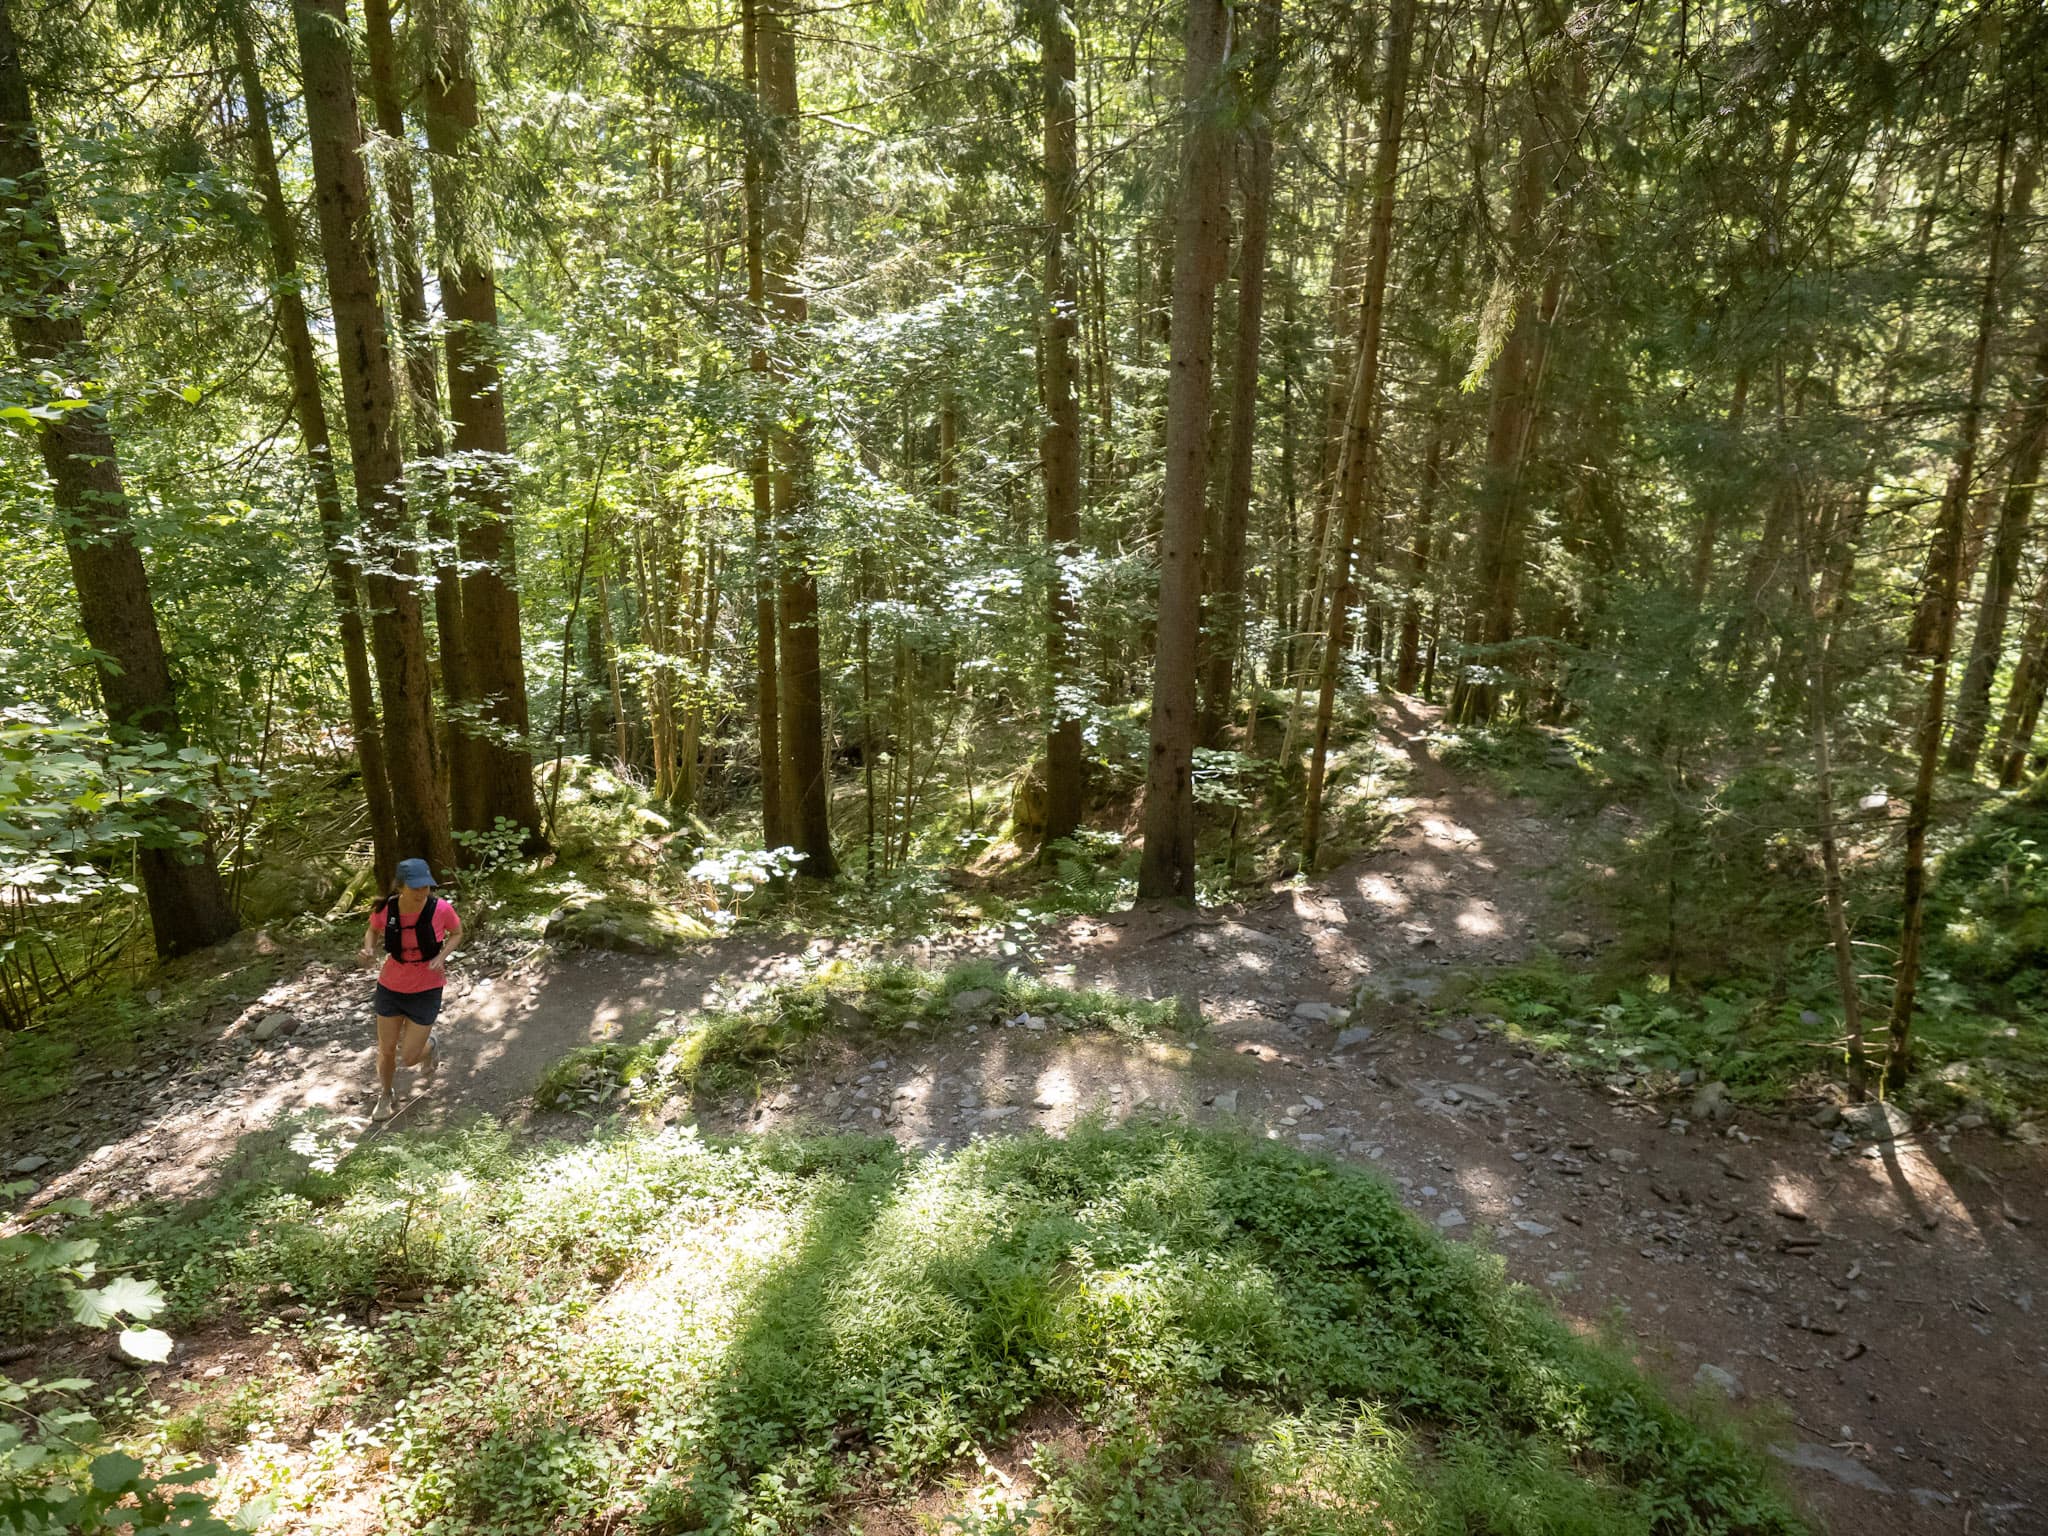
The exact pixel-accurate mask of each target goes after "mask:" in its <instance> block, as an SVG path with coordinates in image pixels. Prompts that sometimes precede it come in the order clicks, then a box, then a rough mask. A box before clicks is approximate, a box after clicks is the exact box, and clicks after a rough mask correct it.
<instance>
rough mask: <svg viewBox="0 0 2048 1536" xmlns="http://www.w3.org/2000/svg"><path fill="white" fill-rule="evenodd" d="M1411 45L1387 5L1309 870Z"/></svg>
mask: <svg viewBox="0 0 2048 1536" xmlns="http://www.w3.org/2000/svg"><path fill="white" fill-rule="evenodd" d="M1414 43H1415V0H1394V8H1393V13H1392V15H1391V16H1389V17H1388V20H1387V65H1386V75H1385V79H1384V81H1383V82H1382V84H1381V87H1380V110H1379V143H1378V145H1377V147H1376V148H1375V150H1374V153H1373V167H1372V233H1371V236H1370V241H1371V243H1370V245H1369V246H1368V247H1367V251H1366V258H1365V289H1364V293H1363V295H1362V299H1363V302H1362V303H1361V304H1360V306H1359V322H1358V377H1357V379H1356V380H1355V382H1354V383H1353V385H1352V391H1351V404H1350V406H1349V408H1348V410H1347V411H1346V413H1345V421H1344V449H1343V452H1342V454H1341V455H1339V458H1338V471H1337V510H1336V513H1335V521H1336V524H1337V530H1336V532H1337V536H1336V541H1335V557H1334V558H1335V563H1334V564H1333V565H1332V566H1331V568H1330V602H1329V611H1328V613H1327V614H1326V615H1325V617H1324V640H1323V665H1322V675H1321V677H1320V678H1319V680H1318V691H1317V694H1316V724H1315V738H1314V745H1313V746H1312V747H1311V748H1310V750H1309V765H1308V788H1307V791H1306V793H1305V795H1304V798H1303V809H1302V827H1301V867H1302V868H1303V869H1304V870H1313V869H1314V868H1315V860H1316V846H1317V844H1319V843H1320V842H1321V841H1322V835H1323V780H1324V776H1325V774H1326V773H1327V772H1328V768H1329V754H1330V727H1331V724H1332V722H1333V721H1334V719H1335V717H1336V706H1337V677H1338V673H1339V671H1340V670H1341V669H1342V666H1343V660H1344V641H1345V632H1346V627H1347V625H1348V624H1349V621H1350V617H1351V604H1352V599H1353V582H1352V577H1351V557H1352V552H1353V551H1354V550H1356V549H1357V547H1358V542H1359V535H1360V534H1361V532H1362V531H1363V522H1364V515H1365V499H1366V493H1367V491H1368V490H1369V489H1370V487H1371V483H1372V478H1373V469H1374V466H1375V462H1376V460H1377V458H1378V455H1379V432H1378V430H1377V428H1378V425H1379V423H1378V419H1377V418H1378V412H1379V393H1380V333H1381V330H1382V328H1383V325H1382V322H1383V319H1384V316H1385V313H1386V295H1387V264H1388V261H1389V259H1390V258H1391V257H1392V255H1393V250H1394V187H1395V183H1396V182H1397V181H1398V179H1399V176H1400V169H1401V125H1402V120H1403V117H1404V115H1405V113H1406V110H1407V104H1408V59H1409V56H1410V54H1411V53H1412V51H1413V48H1414Z"/></svg>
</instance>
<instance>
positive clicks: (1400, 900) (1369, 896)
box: [1358, 875, 1413, 912]
mask: <svg viewBox="0 0 2048 1536" xmlns="http://www.w3.org/2000/svg"><path fill="white" fill-rule="evenodd" d="M1358 893H1359V895H1361V896H1363V897H1364V898H1365V899H1366V900H1367V901H1369V902H1371V903H1372V904H1373V905H1374V906H1376V907H1381V908H1384V909H1385V910H1386V911H1389V912H1406V911H1407V910H1408V908H1409V907H1410V906H1411V905H1413V903H1412V902H1410V900H1409V898H1408V893H1407V892H1406V891H1404V890H1402V889H1401V888H1400V887H1399V886H1397V885H1395V884H1394V883H1393V881H1391V880H1389V879H1388V878H1387V877H1386V876H1385V875H1367V876H1366V877H1365V878H1364V879H1363V880H1361V881H1359V882H1358Z"/></svg>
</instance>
